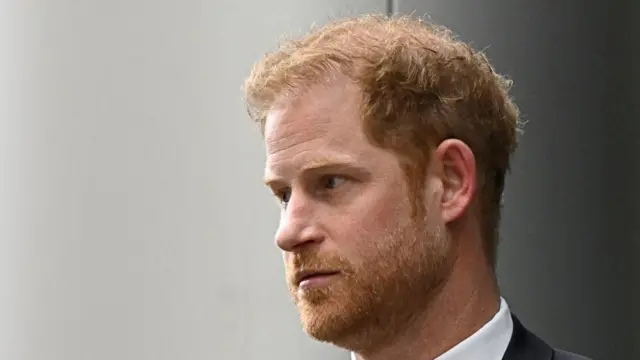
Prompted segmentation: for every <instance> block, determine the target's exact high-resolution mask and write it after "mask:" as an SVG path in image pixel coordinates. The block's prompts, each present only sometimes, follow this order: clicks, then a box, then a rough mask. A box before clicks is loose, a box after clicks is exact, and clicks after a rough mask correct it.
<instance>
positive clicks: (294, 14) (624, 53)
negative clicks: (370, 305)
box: [0, 0, 640, 360]
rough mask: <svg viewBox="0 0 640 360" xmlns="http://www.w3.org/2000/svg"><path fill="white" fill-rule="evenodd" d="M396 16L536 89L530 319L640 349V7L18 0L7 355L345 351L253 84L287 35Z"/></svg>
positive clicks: (1, 86)
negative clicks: (298, 239)
mask: <svg viewBox="0 0 640 360" xmlns="http://www.w3.org/2000/svg"><path fill="white" fill-rule="evenodd" d="M345 3H348V5H344V4H345ZM391 3H393V5H394V6H390V7H392V8H394V9H395V10H396V11H400V12H410V11H414V10H415V11H416V13H417V14H423V13H430V14H432V17H433V19H434V20H436V21H438V22H442V23H444V24H445V25H449V26H451V27H452V28H453V29H454V30H456V31H457V32H459V33H460V34H461V35H462V36H463V38H465V39H468V40H473V41H474V43H475V44H476V46H477V47H485V46H488V45H490V47H489V48H488V50H487V51H488V54H489V55H490V57H491V58H492V59H493V60H494V61H495V63H496V65H497V66H498V69H499V70H500V71H502V72H505V73H508V74H510V75H512V77H513V78H514V79H515V80H516V87H515V89H514V91H515V95H516V98H517V100H518V101H519V103H520V104H521V106H522V110H523V112H524V114H525V116H526V118H527V119H528V120H529V121H530V124H529V126H528V127H527V131H526V135H525V136H524V138H523V141H522V145H521V148H520V151H519V153H518V156H517V158H516V162H515V165H514V172H513V175H512V177H511V178H510V182H509V184H508V189H507V198H506V200H507V207H506V211H505V217H504V228H503V230H504V231H503V238H504V240H503V246H502V248H501V260H500V269H499V271H500V277H501V283H502V287H503V290H504V293H505V296H506V297H507V298H508V299H509V301H510V303H511V305H512V307H513V308H514V309H515V311H516V312H517V313H518V315H519V316H520V317H521V318H522V319H523V320H524V321H525V322H526V323H527V324H528V325H529V326H530V327H531V328H532V329H533V330H535V331H537V332H538V333H539V334H541V335H542V336H544V337H545V338H546V339H548V340H550V341H551V342H552V343H553V344H554V345H557V346H562V347H565V348H569V349H573V350H576V351H582V352H584V353H587V354H589V355H592V356H594V357H597V358H599V359H625V358H640V349H637V348H636V349H634V348H632V347H631V344H632V343H633V342H632V341H631V340H632V337H635V339H634V340H635V343H636V344H638V343H640V331H638V328H637V326H633V323H634V322H633V321H632V319H633V317H632V316H631V315H633V316H635V317H636V318H635V319H636V320H635V322H636V323H638V322H640V317H639V314H638V311H637V310H636V309H634V308H633V304H637V303H640V298H637V295H634V296H636V298H632V297H631V295H632V294H631V290H630V289H631V288H632V287H633V288H635V289H636V292H637V290H638V285H637V284H638V283H639V282H640V267H638V266H636V267H635V269H634V268H633V267H632V265H633V264H634V262H635V255H636V254H638V253H639V252H640V244H639V243H638V241H637V239H638V238H640V232H639V230H638V226H636V225H635V224H637V223H638V222H640V209H639V208H638V204H639V203H640V192H638V191H637V184H638V183H640V168H639V166H638V164H639V163H640V162H639V161H637V160H636V155H637V154H640V145H638V141H637V139H638V137H639V136H640V125H639V123H638V121H633V120H634V119H637V117H638V115H640V106H639V105H638V103H639V102H638V101H637V99H638V97H639V96H640V95H639V94H640V88H639V87H638V84H639V83H640V76H639V75H640V68H639V67H638V63H639V62H638V61H637V59H638V57H637V56H633V55H634V51H637V49H634V48H635V47H637V46H638V45H637V44H638V41H635V44H634V43H632V41H634V40H633V39H638V38H639V36H640V28H638V25H635V33H634V34H633V35H631V34H632V33H631V31H627V30H626V29H627V28H629V29H630V26H631V24H632V20H634V18H637V14H640V11H639V10H640V9H638V8H637V7H638V6H637V5H634V6H636V9H631V8H630V5H629V7H628V8H625V6H626V5H624V2H620V3H619V5H615V6H613V5H611V4H610V5H606V4H605V3H602V2H601V3H599V2H595V1H588V2H586V3H585V2H584V1H581V2H578V1H574V2H571V3H567V2H558V1H553V2H552V1H542V2H541V1H538V2H528V5H523V4H524V2H518V5H516V4H515V3H516V2H513V1H507V0H503V1H499V0H486V1H483V2H478V1H470V0H468V1H462V0H447V1H440V2H436V1H428V2H427V1H405V0H395V1H389V4H388V3H387V1H384V0H358V1H349V2H343V1H339V0H331V1H326V0H322V1H319V0H318V1H305V2H300V1H294V0H277V1H270V2H260V1H253V2H250V3H246V2H243V3H240V2H237V1H213V2H212V1H204V0H183V1H180V2H178V1H174V2H164V1H161V2H158V1H150V0H129V1H98V0H90V1H84V2H51V1H46V0H34V1H29V2H26V1H13V2H12V1H2V2H0V319H2V321H0V358H2V359H20V360H43V359H44V360H76V359H77V360H80V359H82V360H84V359H96V360H100V359H123V360H125V359H136V360H137V359H154V360H156V359H158V360H163V359H167V360H169V359H182V358H188V359H194V360H197V359H212V358H213V359H223V358H225V359H292V360H293V359H301V358H304V359H340V358H343V359H346V358H347V357H346V355H345V354H344V353H343V352H341V351H337V350H335V349H333V348H331V347H330V346H327V345H322V344H317V343H314V342H312V341H311V340H309V339H307V337H306V336H305V335H304V334H302V333H301V331H300V327H299V324H298V319H297V314H296V313H295V310H294V308H293V306H292V305H291V304H290V302H289V300H288V296H287V294H286V289H285V285H284V279H283V274H282V267H281V265H280V261H281V260H280V255H279V253H278V251H277V249H276V248H275V246H273V244H272V234H273V231H274V230H275V225H276V221H277V208H276V207H275V205H273V206H272V200H271V199H270V197H269V195H268V194H267V192H266V190H265V189H263V186H262V185H261V183H260V178H261V168H262V161H263V154H262V147H261V143H260V139H259V136H258V134H257V132H255V131H254V129H253V127H252V125H251V124H250V123H249V120H248V119H247V117H246V114H245V112H244V108H243V104H242V101H241V98H240V95H241V92H240V90H239V87H240V85H241V83H242V80H243V78H244V76H245V75H246V74H247V72H248V71H249V69H250V66H251V64H252V63H253V61H255V60H256V59H257V58H258V57H259V56H260V55H261V54H262V53H263V52H264V51H266V50H267V49H269V48H270V47H272V46H273V45H274V44H275V40H276V39H277V38H278V36H279V35H280V34H281V33H283V32H297V31H299V30H300V29H306V28H307V27H308V25H309V24H310V23H311V22H324V21H326V19H327V18H328V17H337V16H343V15H351V14H356V13H361V12H371V11H384V10H386V9H387V7H388V5H390V4H391ZM479 3H482V4H481V5H480V4H479ZM584 4H587V5H588V6H587V5H584ZM579 8H583V9H582V10H580V9H579ZM633 14H635V16H634V15H633ZM625 36H627V37H628V36H632V39H627V41H626V42H620V41H618V42H613V41H612V39H621V38H622V39H624V38H625ZM551 40H553V41H551ZM635 54H637V52H636V53H635ZM634 64H635V72H631V71H630V70H629V71H627V70H628V69H631V68H632V67H633V66H634ZM633 77H635V79H638V80H636V81H630V80H631V79H632V78H633ZM608 124H615V125H614V126H611V125H608ZM634 221H635V223H634ZM632 240H633V241H632ZM634 244H635V245H634ZM634 246H635V248H634ZM634 271H635V274H636V275H637V276H636V277H635V278H634V277H632V274H633V272H634ZM632 281H635V284H631V285H630V282H632ZM630 314H631V315H630ZM634 351H635V352H634Z"/></svg>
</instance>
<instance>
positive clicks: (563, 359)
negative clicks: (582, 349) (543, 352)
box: [553, 349, 591, 360]
mask: <svg viewBox="0 0 640 360" xmlns="http://www.w3.org/2000/svg"><path fill="white" fill-rule="evenodd" d="M553 360H591V359H590V358H588V357H584V356H582V355H578V354H573V353H570V352H568V351H564V350H558V349H555V350H554V356H553Z"/></svg>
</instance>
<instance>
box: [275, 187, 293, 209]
mask: <svg viewBox="0 0 640 360" xmlns="http://www.w3.org/2000/svg"><path fill="white" fill-rule="evenodd" d="M274 194H275V196H276V197H277V198H278V201H280V203H281V204H282V205H287V203H289V199H291V188H286V189H282V190H278V191H276V192H275V193H274Z"/></svg>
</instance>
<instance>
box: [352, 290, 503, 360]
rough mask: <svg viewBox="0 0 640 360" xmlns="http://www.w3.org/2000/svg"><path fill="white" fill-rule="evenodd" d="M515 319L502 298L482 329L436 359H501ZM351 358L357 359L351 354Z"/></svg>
mask: <svg viewBox="0 0 640 360" xmlns="http://www.w3.org/2000/svg"><path fill="white" fill-rule="evenodd" d="M512 333H513V320H512V319H511V311H509V306H508V305H507V302H506V301H505V300H504V299H503V298H500V309H499V310H498V312H497V313H496V314H495V315H494V316H493V318H491V320H489V322H488V323H486V324H484V326H482V327H481V328H480V330H478V331H476V332H475V333H474V334H472V335H471V336H469V337H468V338H466V339H464V340H463V341H462V342H460V343H458V344H457V345H456V346H454V347H452V348H451V349H449V350H448V351H447V352H445V353H444V354H442V355H440V356H438V357H437V358H436V360H471V359H472V360H500V359H502V357H503V356H504V353H505V352H506V351H507V346H509V341H510V340H511V334H512ZM351 360H356V356H355V354H351Z"/></svg>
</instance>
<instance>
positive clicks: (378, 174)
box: [265, 82, 450, 350]
mask: <svg viewBox="0 0 640 360" xmlns="http://www.w3.org/2000/svg"><path fill="white" fill-rule="evenodd" d="M360 101H361V100H360V94H359V90H358V89H357V87H356V86H355V85H352V84H350V83H346V82H345V83H340V84H335V85H332V86H316V87H312V88H311V89H310V90H309V91H307V92H306V93H305V94H304V95H302V96H300V97H297V98H295V99H288V100H286V101H283V102H280V103H279V106H277V107H275V108H274V110H273V111H271V112H270V113H269V115H268V117H267V122H266V126H265V138H266V151H267V161H266V169H265V181H266V182H267V184H268V185H269V187H270V188H271V190H272V191H273V192H274V194H275V195H276V196H278V198H279V199H280V200H281V203H282V213H281V218H280V225H279V227H278V230H277V233H276V243H277V245H278V246H279V247H280V248H281V249H282V250H283V257H284V263H285V268H286V278H287V283H288V286H289V289H290V291H291V295H292V297H293V300H294V302H295V304H296V307H297V308H298V311H299V313H300V318H301V320H302V324H303V327H304V329H305V331H306V332H307V333H308V334H309V335H310V336H312V337H314V338H316V339H318V340H321V341H327V342H332V343H334V344H336V345H338V346H343V347H347V348H351V349H352V350H355V348H358V347H365V346H369V345H370V342H371V341H381V340H383V339H384V338H385V337H387V336H389V335H390V334H389V333H391V332H393V331H396V330H397V329H396V328H397V327H398V326H401V325H402V324H405V323H406V322H407V321H408V319H409V317H410V316H411V315H412V314H413V313H415V311H416V309H418V307H421V306H424V305H425V304H426V303H428V297H429V296H430V292H431V290H433V288H434V287H435V286H436V285H437V283H438V282H439V281H441V280H442V277H443V275H442V271H441V270H442V268H443V267H444V263H445V260H446V258H447V256H448V253H449V251H450V246H449V242H448V240H447V238H446V235H445V232H444V222H443V221H442V218H441V216H440V214H439V203H440V199H441V186H440V187H439V186H438V185H437V181H436V180H434V179H435V177H431V176H427V186H426V189H425V197H424V198H425V204H424V206H425V210H426V214H427V216H426V217H424V218H420V219H416V218H413V217H412V215H411V209H412V208H411V199H410V198H409V196H408V187H407V182H406V179H405V175H404V172H403V171H402V169H401V167H400V163H399V162H398V159H397V157H396V156H395V155H393V154H392V153H390V152H389V151H387V150H384V149H381V148H379V147H375V146H373V145H372V144H371V143H370V142H369V141H368V140H367V139H366V135H365V134H364V132H363V131H362V128H361V127H362V125H361V124H362V123H361V115H360V113H359V109H358V104H360Z"/></svg>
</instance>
